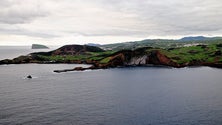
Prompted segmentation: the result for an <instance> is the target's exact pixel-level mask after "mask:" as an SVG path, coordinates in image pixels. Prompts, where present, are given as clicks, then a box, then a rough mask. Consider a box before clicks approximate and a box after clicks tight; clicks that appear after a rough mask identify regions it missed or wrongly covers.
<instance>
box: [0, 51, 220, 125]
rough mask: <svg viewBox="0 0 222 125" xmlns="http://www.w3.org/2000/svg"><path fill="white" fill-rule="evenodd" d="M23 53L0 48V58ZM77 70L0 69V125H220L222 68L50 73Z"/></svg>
mask: <svg viewBox="0 0 222 125" xmlns="http://www.w3.org/2000/svg"><path fill="white" fill-rule="evenodd" d="M35 51H36V50H35ZM29 52H33V50H30V48H29V47H0V57H1V59H3V58H4V59H5V58H14V57H16V56H18V55H21V54H28V53H29ZM77 66H87V65H77V64H16V65H0V125H221V124H222V91H221V90H222V69H217V68H210V67H187V68H179V69H177V68H169V67H128V68H112V69H104V70H88V71H81V72H77V71H74V72H67V73H54V72H53V70H56V69H68V68H74V67H77ZM27 75H32V76H33V79H27V78H26V76H27Z"/></svg>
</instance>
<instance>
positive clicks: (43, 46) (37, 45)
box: [32, 44, 49, 49]
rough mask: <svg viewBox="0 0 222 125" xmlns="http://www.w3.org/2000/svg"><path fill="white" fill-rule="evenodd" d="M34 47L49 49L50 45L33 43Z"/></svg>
mask: <svg viewBox="0 0 222 125" xmlns="http://www.w3.org/2000/svg"><path fill="white" fill-rule="evenodd" d="M32 49H49V47H47V46H45V45H41V44H32Z"/></svg>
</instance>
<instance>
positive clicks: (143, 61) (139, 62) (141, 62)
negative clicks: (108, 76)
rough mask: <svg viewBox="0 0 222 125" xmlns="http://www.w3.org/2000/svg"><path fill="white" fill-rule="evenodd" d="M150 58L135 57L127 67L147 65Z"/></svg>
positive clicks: (145, 56)
mask: <svg viewBox="0 0 222 125" xmlns="http://www.w3.org/2000/svg"><path fill="white" fill-rule="evenodd" d="M147 58H148V56H147V55H144V56H141V57H133V58H132V59H131V60H130V61H129V62H127V63H126V65H145V64H146V60H147Z"/></svg>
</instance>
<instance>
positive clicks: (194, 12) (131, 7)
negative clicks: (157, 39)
mask: <svg viewBox="0 0 222 125" xmlns="http://www.w3.org/2000/svg"><path fill="white" fill-rule="evenodd" d="M99 1H100V2H101V1H102V5H103V6H105V7H107V8H109V9H111V10H112V11H121V12H124V13H133V14H136V15H137V17H136V18H137V20H139V21H141V22H143V23H141V24H137V26H135V27H137V28H138V31H139V30H140V29H139V28H141V27H142V29H141V30H147V33H149V34H152V35H162V34H169V35H177V34H183V33H184V34H186V33H188V32H189V33H190V34H192V33H203V32H206V33H207V32H211V31H219V30H220V29H221V28H222V9H221V8H222V3H221V2H219V1H218V0H204V1H203V0H186V1H183V0H155V1H154V0H140V1H138V0H127V1H126V0H122V1H120V2H119V1H118V0H111V1H110V3H107V1H106V0H99ZM149 24H152V25H153V26H152V27H150V25H149ZM141 25H142V26H141ZM135 27H134V28H135ZM169 31H171V32H169ZM177 31H180V32H181V33H178V32H177ZM129 35H131V34H129Z"/></svg>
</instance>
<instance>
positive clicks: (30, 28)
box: [0, 0, 222, 45]
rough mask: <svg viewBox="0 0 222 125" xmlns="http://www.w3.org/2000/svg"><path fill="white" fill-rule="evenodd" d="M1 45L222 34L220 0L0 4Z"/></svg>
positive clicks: (22, 0) (1, 0)
mask: <svg viewBox="0 0 222 125" xmlns="http://www.w3.org/2000/svg"><path fill="white" fill-rule="evenodd" d="M0 8H1V9H0V45H31V44H33V43H40V44H45V45H65V44H85V43H99V44H108V43H116V42H126V41H136V40H142V39H156V38H167V39H177V38H181V37H183V36H197V35H204V36H222V2H221V1H220V0H0Z"/></svg>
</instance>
